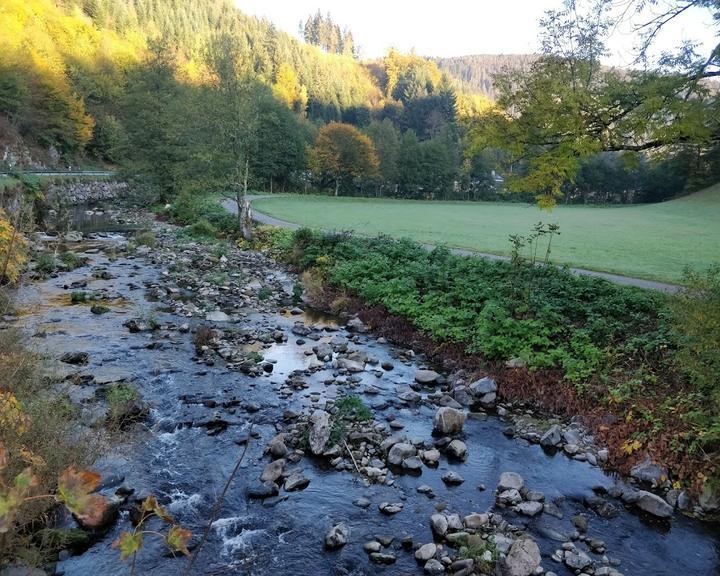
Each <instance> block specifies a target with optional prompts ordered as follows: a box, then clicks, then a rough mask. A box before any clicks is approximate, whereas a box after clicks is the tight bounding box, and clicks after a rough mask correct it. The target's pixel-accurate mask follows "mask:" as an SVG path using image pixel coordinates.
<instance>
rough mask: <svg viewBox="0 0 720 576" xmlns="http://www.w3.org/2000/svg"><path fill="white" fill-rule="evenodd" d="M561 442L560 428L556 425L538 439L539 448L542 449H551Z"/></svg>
mask: <svg viewBox="0 0 720 576" xmlns="http://www.w3.org/2000/svg"><path fill="white" fill-rule="evenodd" d="M561 442H562V428H560V426H558V425H557V424H554V425H553V426H551V427H550V429H549V430H548V431H547V432H545V434H543V435H542V437H541V438H540V446H543V447H544V448H553V447H555V446H558V445H559V444H560V443H561Z"/></svg>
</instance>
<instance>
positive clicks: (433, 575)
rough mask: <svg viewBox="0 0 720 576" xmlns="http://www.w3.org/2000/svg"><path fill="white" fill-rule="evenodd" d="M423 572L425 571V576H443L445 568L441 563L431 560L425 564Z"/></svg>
mask: <svg viewBox="0 0 720 576" xmlns="http://www.w3.org/2000/svg"><path fill="white" fill-rule="evenodd" d="M423 570H424V571H425V574H429V575H430V576H437V575H439V574H445V566H443V565H442V562H440V561H439V560H436V559H435V558H431V559H430V560H428V561H427V562H425V566H423Z"/></svg>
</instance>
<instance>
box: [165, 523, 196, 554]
mask: <svg viewBox="0 0 720 576" xmlns="http://www.w3.org/2000/svg"><path fill="white" fill-rule="evenodd" d="M191 537H192V532H190V530H186V529H185V528H183V527H182V526H178V525H177V524H175V525H174V526H173V527H172V528H170V530H168V533H167V536H165V541H166V542H167V544H168V546H170V548H172V549H173V550H177V551H178V552H182V553H183V554H185V555H186V556H189V555H190V551H189V550H188V548H187V545H188V542H190V538H191Z"/></svg>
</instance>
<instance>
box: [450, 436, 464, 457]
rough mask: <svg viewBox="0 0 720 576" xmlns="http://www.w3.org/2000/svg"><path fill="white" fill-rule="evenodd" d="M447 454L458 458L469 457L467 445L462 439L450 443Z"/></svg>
mask: <svg viewBox="0 0 720 576" xmlns="http://www.w3.org/2000/svg"><path fill="white" fill-rule="evenodd" d="M446 450H447V455H448V456H450V457H451V458H455V459H456V460H465V459H466V458H467V446H466V445H465V442H463V441H462V440H453V441H452V442H450V444H448V446H447V448H446Z"/></svg>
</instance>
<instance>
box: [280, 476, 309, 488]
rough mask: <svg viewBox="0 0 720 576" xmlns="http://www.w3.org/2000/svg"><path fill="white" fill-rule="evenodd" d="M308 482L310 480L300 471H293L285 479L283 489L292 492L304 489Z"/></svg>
mask: <svg viewBox="0 0 720 576" xmlns="http://www.w3.org/2000/svg"><path fill="white" fill-rule="evenodd" d="M309 484H310V480H309V479H308V478H306V477H305V476H303V475H302V473H300V472H293V473H292V474H290V476H288V477H287V479H286V480H285V486H284V488H285V490H286V491H288V492H294V491H295V490H304V489H305V488H307V487H308V485H309Z"/></svg>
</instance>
